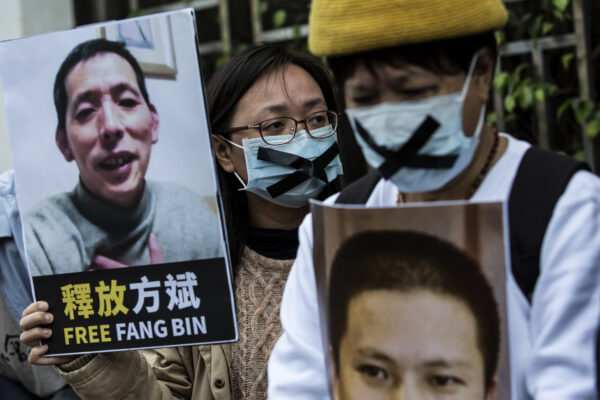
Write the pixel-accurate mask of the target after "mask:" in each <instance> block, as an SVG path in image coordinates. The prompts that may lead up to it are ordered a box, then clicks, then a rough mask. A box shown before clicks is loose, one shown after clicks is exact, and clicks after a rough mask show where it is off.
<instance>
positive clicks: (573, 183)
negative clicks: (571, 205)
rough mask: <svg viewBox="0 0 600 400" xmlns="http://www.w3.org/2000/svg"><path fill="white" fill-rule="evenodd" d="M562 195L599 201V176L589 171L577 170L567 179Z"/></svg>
mask: <svg viewBox="0 0 600 400" xmlns="http://www.w3.org/2000/svg"><path fill="white" fill-rule="evenodd" d="M564 195H566V196H575V197H578V198H580V199H585V200H589V201H593V202H595V203H600V177H598V176H597V175H595V174H593V173H592V172H590V171H586V170H580V171H577V172H576V173H575V174H574V175H573V177H572V178H571V180H570V181H569V184H568V185H567V187H566V189H565V191H564Z"/></svg>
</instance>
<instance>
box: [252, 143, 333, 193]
mask: <svg viewBox="0 0 600 400" xmlns="http://www.w3.org/2000/svg"><path fill="white" fill-rule="evenodd" d="M339 153H340V151H339V149H338V145H337V142H335V143H333V144H332V145H331V146H330V147H329V148H328V149H327V150H325V152H323V154H321V155H320V156H319V157H317V158H315V159H314V160H313V161H310V160H307V159H306V158H303V157H300V156H297V155H295V154H290V153H286V152H284V151H280V150H275V149H274V148H272V147H262V146H261V147H259V148H258V154H257V158H258V159H259V160H261V161H267V162H271V163H274V164H279V165H284V166H286V167H292V168H295V169H296V171H294V172H293V173H291V174H290V175H288V176H286V177H285V178H283V179H281V180H280V181H279V182H277V183H274V184H273V185H271V186H269V187H268V188H267V191H268V192H269V194H270V195H271V196H272V197H273V198H276V197H279V196H281V195H282V194H284V193H285V192H287V191H288V190H291V189H292V188H294V187H296V186H298V185H299V184H301V183H302V182H304V181H306V180H308V179H310V178H312V177H313V176H314V177H315V178H317V179H319V180H321V181H323V182H325V183H327V174H326V173H325V167H327V165H329V163H330V162H331V161H333V159H334V158H335V157H336V156H337V155H338V154H339Z"/></svg>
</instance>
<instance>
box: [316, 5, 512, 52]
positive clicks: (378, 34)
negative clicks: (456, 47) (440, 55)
mask: <svg viewBox="0 0 600 400" xmlns="http://www.w3.org/2000/svg"><path fill="white" fill-rule="evenodd" d="M506 20H507V12H506V8H504V5H503V4H502V1H501V0H312V4H311V10H310V17H309V34H308V47H309V49H310V51H311V52H312V53H314V54H317V55H338V54H351V53H357V52H362V51H368V50H374V49H379V48H383V47H391V46H398V45H402V44H409V43H421V42H428V41H433V40H440V39H451V38H457V37H461V36H468V35H472V34H476V33H482V32H486V31H491V30H494V29H498V28H501V27H502V26H504V24H505V23H506Z"/></svg>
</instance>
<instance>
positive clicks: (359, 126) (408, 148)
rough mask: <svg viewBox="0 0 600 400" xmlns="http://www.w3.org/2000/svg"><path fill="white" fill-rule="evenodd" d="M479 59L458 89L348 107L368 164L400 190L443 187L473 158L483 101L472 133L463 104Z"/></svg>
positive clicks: (423, 190)
mask: <svg viewBox="0 0 600 400" xmlns="http://www.w3.org/2000/svg"><path fill="white" fill-rule="evenodd" d="M476 61H477V55H475V56H474V57H473V60H472V61H471V65H470V67H469V73H468V74H467V78H466V80H465V84H464V86H463V89H462V91H461V92H460V93H453V94H449V95H444V96H437V97H430V98H427V99H423V100H419V101H405V102H397V103H382V104H377V105H375V106H369V107H361V108H355V109H349V110H346V114H347V115H348V118H349V120H350V123H351V125H352V128H353V130H354V134H355V136H356V140H357V141H358V144H359V145H360V147H361V150H362V153H363V155H364V157H365V159H366V160H367V163H369V165H370V166H371V167H373V168H376V169H378V170H379V171H380V173H381V175H382V176H383V177H384V178H385V179H388V180H390V181H392V182H393V183H394V184H395V185H396V186H397V187H398V189H399V190H400V191H401V192H405V193H416V192H427V191H431V190H436V189H439V188H441V187H443V186H444V185H446V184H447V183H448V182H450V181H451V180H452V179H453V178H455V177H456V176H457V175H458V174H460V172H461V171H463V170H464V169H465V168H466V167H467V166H468V165H469V163H470V162H471V160H472V158H473V154H474V153H475V149H476V148H477V145H478V144H479V135H480V133H481V128H482V127H483V118H484V115H485V106H483V107H482V109H481V113H480V116H479V122H478V124H477V127H476V129H475V132H474V133H473V136H471V137H467V136H465V134H464V132H463V118H462V115H463V104H464V100H465V97H466V94H467V91H468V90H469V86H470V83H471V78H472V76H473V71H474V69H475V63H476Z"/></svg>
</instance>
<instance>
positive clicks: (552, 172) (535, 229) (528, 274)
mask: <svg viewBox="0 0 600 400" xmlns="http://www.w3.org/2000/svg"><path fill="white" fill-rule="evenodd" d="M580 170H589V167H588V166H587V164H585V163H583V162H581V161H577V160H575V159H572V158H570V157H566V156H563V155H560V154H557V153H553V152H551V151H547V150H543V149H540V148H537V147H533V146H532V147H531V148H530V149H529V150H527V152H526V153H525V155H524V156H523V159H522V160H521V164H520V165H519V169H518V171H517V175H516V177H515V180H514V182H513V185H512V188H511V191H510V197H509V200H508V219H509V229H510V250H511V262H512V273H513V276H514V277H515V280H516V282H517V284H518V285H519V288H520V289H521V291H522V292H523V294H524V295H525V297H527V299H528V300H529V301H530V302H531V296H532V295H533V290H534V288H535V284H536V281H537V278H538V276H539V274H540V252H541V249H542V241H543V240H544V235H545V233H546V228H547V227H548V223H549V222H550V218H551V217H552V213H553V212H554V206H555V205H556V202H557V201H558V199H559V197H560V196H561V195H562V193H563V192H564V190H565V188H566V187H567V184H568V183H569V181H570V180H571V177H572V176H573V175H574V174H575V173H576V172H577V171H580Z"/></svg>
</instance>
